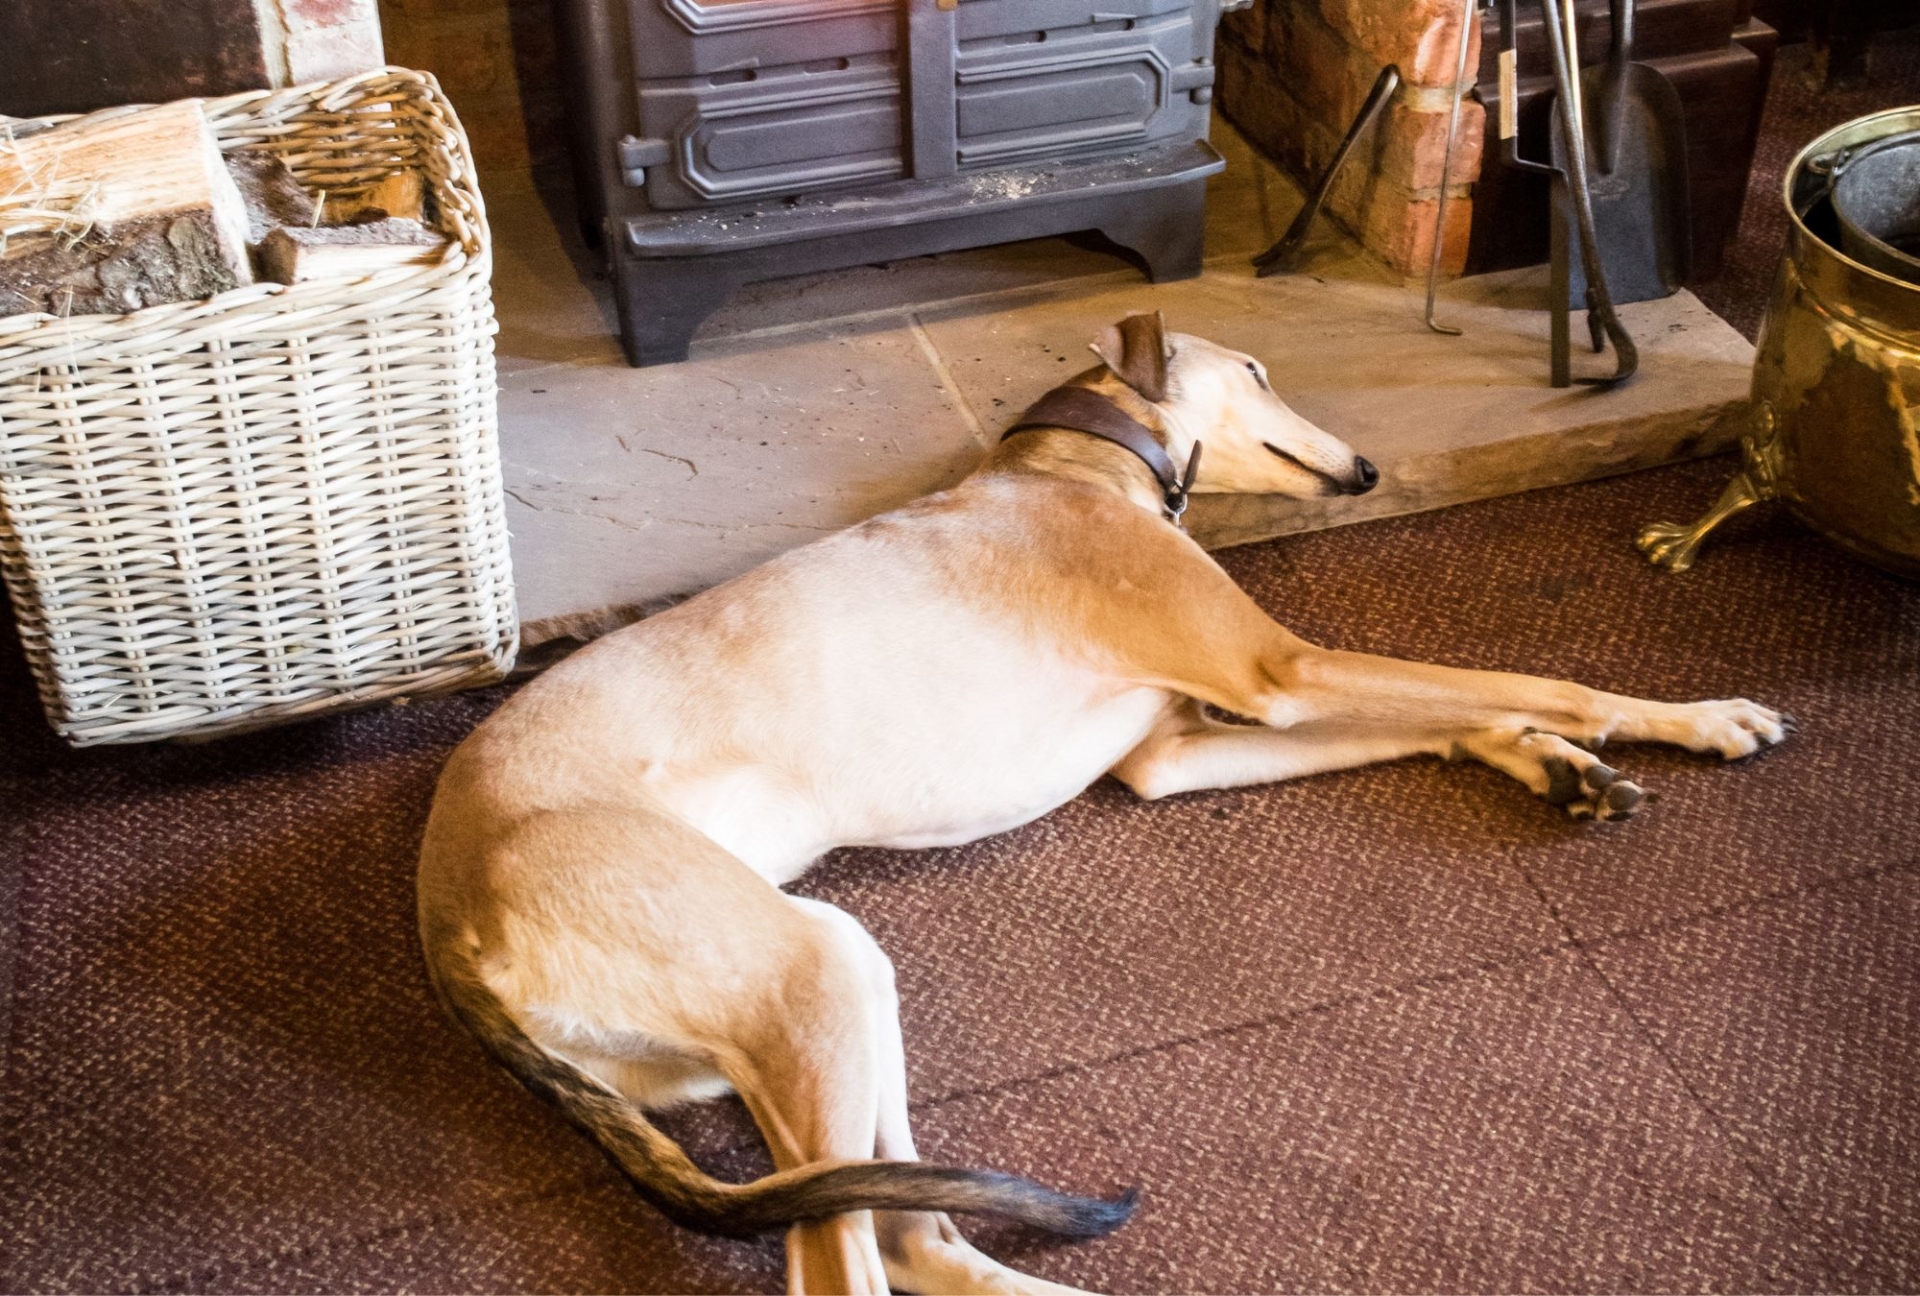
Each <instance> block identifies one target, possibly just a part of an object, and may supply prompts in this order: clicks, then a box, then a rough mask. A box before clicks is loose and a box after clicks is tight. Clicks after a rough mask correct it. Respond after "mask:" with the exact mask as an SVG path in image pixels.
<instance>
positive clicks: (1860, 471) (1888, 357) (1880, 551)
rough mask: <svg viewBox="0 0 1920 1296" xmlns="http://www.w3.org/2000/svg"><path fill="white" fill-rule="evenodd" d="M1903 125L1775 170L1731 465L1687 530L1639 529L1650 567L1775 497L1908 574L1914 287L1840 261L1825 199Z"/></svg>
mask: <svg viewBox="0 0 1920 1296" xmlns="http://www.w3.org/2000/svg"><path fill="white" fill-rule="evenodd" d="M1915 130H1920V106H1916V107H1910V108H1896V109H1893V110H1891V111H1888V112H1883V113H1875V114H1874V115H1872V116H1870V117H1861V118H1859V119H1857V120H1855V121H1851V122H1848V123H1847V124H1846V125H1844V126H1841V127H1838V128H1836V129H1834V130H1831V131H1828V132H1827V133H1826V134H1825V135H1822V136H1820V137H1819V138H1818V139H1816V140H1814V141H1813V143H1811V144H1809V145H1807V147H1806V148H1804V149H1802V150H1801V151H1800V154H1799V156H1798V157H1796V158H1794V160H1793V165H1792V166H1790V167H1788V168H1787V178H1786V185H1785V194H1784V197H1785V200H1786V204H1787V218H1788V221H1789V222H1790V232H1789V234H1788V236H1787V254H1786V258H1785V259H1784V260H1783V261H1782V262H1781V263H1780V272H1779V274H1778V276H1777V277H1776V278H1775V280H1774V285H1773V297H1772V299H1771V300H1770V301H1769V303H1768V305H1767V317H1766V322H1765V324H1764V325H1762V327H1761V332H1760V346H1759V349H1758V351H1757V352H1756V353H1755V355H1754V360H1753V407H1752V414H1751V421H1750V422H1749V424H1748V427H1747V430H1746V433H1745V434H1744V435H1743V436H1742V437H1741V440H1740V446H1741V451H1742V457H1743V459H1744V463H1743V465H1742V467H1741V470H1740V472H1739V473H1737V474H1736V475H1735V476H1734V479H1733V480H1732V481H1731V482H1729V483H1728V484H1727V489H1726V491H1725V492H1724V493H1723V494H1722V495H1721V496H1720V499H1719V501H1718V502H1717V503H1715V504H1714V506H1713V508H1712V509H1710V510H1709V511H1708V512H1707V514H1706V516H1705V517H1703V518H1701V519H1700V520H1699V521H1698V522H1695V523H1693V524H1692V525H1691V526H1681V525H1679V524H1677V523H1673V522H1656V523H1654V524H1652V525H1651V526H1648V527H1645V528H1643V529H1642V530H1641V532H1640V535H1639V537H1638V544H1639V546H1640V549H1641V551H1642V552H1643V553H1645V554H1646V555H1647V557H1648V558H1649V559H1650V560H1651V561H1652V562H1653V563H1655V564H1656V565H1658V566H1661V567H1665V568H1666V569H1667V570H1669V571H1676V572H1681V571H1685V570H1687V568H1689V567H1691V566H1692V565H1693V560H1694V557H1695V555H1696V554H1697V553H1698V552H1699V548H1700V544H1701V541H1703V540H1704V539H1705V538H1706V536H1707V534H1708V532H1710V531H1712V530H1713V529H1714V528H1715V527H1717V526H1719V525H1720V524H1721V523H1722V522H1724V521H1726V520H1727V519H1728V518H1730V517H1732V516H1733V515H1734V514H1736V513H1738V512H1740V511H1741V510H1743V509H1745V508H1748V507H1749V506H1751V505H1753V504H1757V503H1759V502H1760V501H1762V500H1769V499H1777V500H1780V501H1782V502H1784V503H1785V504H1786V506H1787V507H1788V508H1789V509H1790V510H1792V512H1793V514H1794V516H1795V517H1797V518H1799V519H1800V520H1801V521H1803V522H1805V523H1806V524H1807V525H1808V526H1810V527H1812V528H1813V529H1814V530H1816V531H1818V532H1820V533H1821V534H1822V535H1824V536H1826V537H1827V538H1828V539H1830V540H1832V541H1833V542H1834V543H1836V544H1838V545H1840V546H1842V547H1843V548H1845V549H1848V550H1850V551H1851V552H1853V553H1854V554H1857V555H1858V556H1860V557H1862V558H1864V559H1866V560H1867V561H1868V562H1871V563H1873V564H1875V565H1876V566H1879V567H1882V568H1885V569H1886V570H1887V571H1890V572H1893V573H1895V574H1897V575H1901V576H1907V577H1920V282H1910V281H1908V280H1906V279H1903V278H1900V277H1897V276H1896V275H1894V274H1891V273H1887V272H1884V271H1882V270H1877V269H1874V268H1872V267H1870V266H1867V265H1864V264H1862V263H1861V262H1859V261H1855V260H1852V259H1850V258H1849V257H1847V256H1846V255H1844V254H1843V253H1842V252H1841V251H1840V250H1839V249H1840V247H1841V244H1842V238H1841V232H1840V222H1839V219H1838V218H1837V216H1836V215H1835V213H1834V210H1833V203H1832V196H1831V191H1832V190H1833V188H1834V178H1835V175H1836V172H1843V171H1844V169H1845V166H1846V163H1847V161H1848V159H1849V158H1851V157H1853V156H1856V155H1858V154H1859V153H1860V152H1861V150H1863V149H1864V148H1865V147H1866V146H1868V145H1870V144H1873V143H1874V142H1876V141H1883V140H1888V139H1889V137H1891V136H1895V135H1900V134H1904V133H1908V132H1912V131H1915Z"/></svg>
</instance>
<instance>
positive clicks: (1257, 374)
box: [1247, 360, 1267, 387]
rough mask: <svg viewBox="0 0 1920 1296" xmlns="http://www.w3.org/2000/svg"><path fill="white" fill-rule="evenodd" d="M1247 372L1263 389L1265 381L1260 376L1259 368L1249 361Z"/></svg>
mask: <svg viewBox="0 0 1920 1296" xmlns="http://www.w3.org/2000/svg"><path fill="white" fill-rule="evenodd" d="M1247 372H1248V373H1250V374H1252V375H1253V380H1254V381H1255V382H1257V383H1259V384H1260V385H1261V386H1262V387H1265V386H1266V385H1267V380H1266V379H1265V378H1263V377H1261V376H1260V366H1259V365H1257V364H1255V363H1254V362H1253V361H1251V360H1249V361H1247Z"/></svg>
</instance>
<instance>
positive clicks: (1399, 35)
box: [1320, 0, 1480, 86]
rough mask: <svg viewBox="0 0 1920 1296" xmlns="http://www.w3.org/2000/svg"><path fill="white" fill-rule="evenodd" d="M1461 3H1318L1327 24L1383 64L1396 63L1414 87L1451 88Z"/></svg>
mask: <svg viewBox="0 0 1920 1296" xmlns="http://www.w3.org/2000/svg"><path fill="white" fill-rule="evenodd" d="M1460 11H1461V0H1320V12H1321V14H1323V15H1324V17H1325V19H1326V22H1327V25H1328V26H1329V27H1331V28H1332V29H1333V30H1335V31H1337V32H1339V33H1340V34H1341V35H1342V36H1344V37H1346V38H1347V39H1348V40H1350V41H1352V42H1353V43H1354V45H1356V46H1357V47H1359V48H1360V49H1362V50H1364V51H1365V52H1366V53H1367V54H1368V56H1369V57H1371V58H1372V59H1374V60H1375V61H1376V62H1377V63H1379V64H1380V65H1381V66H1385V65H1386V64H1389V63H1391V64H1394V65H1395V66H1397V67H1398V68H1399V69H1400V75H1401V76H1402V77H1404V78H1405V79H1406V80H1407V81H1408V82H1409V83H1411V84H1413V85H1418V86H1440V85H1451V84H1453V74H1454V70H1455V58H1456V57H1457V55H1458V51H1459V45H1458V44H1457V43H1456V41H1457V37H1458V34H1459V28H1460ZM1479 27H1480V24H1479V23H1478V22H1477V21H1476V22H1475V23H1474V24H1473V30H1472V35H1471V37H1470V41H1471V43H1470V44H1469V45H1468V49H1467V66H1468V67H1469V68H1471V67H1473V66H1475V60H1476V59H1477V57H1478V50H1479V38H1480V32H1479Z"/></svg>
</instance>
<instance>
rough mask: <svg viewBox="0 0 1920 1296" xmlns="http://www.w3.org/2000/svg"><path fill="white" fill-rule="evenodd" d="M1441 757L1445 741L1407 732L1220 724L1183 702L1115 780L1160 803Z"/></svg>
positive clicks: (1126, 761)
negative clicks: (1193, 794)
mask: <svg viewBox="0 0 1920 1296" xmlns="http://www.w3.org/2000/svg"><path fill="white" fill-rule="evenodd" d="M1446 751H1447V739H1446V738H1445V737H1444V736H1442V735H1438V734H1434V733H1430V732H1422V731H1416V730H1411V729H1409V730H1397V729H1392V728H1379V729H1352V728H1349V727H1345V726H1323V725H1303V726H1300V727H1297V728H1292V729H1270V728H1268V727H1266V726H1265V725H1244V724H1223V723H1221V722H1220V721H1218V720H1214V719H1212V718H1211V717H1209V716H1208V715H1207V714H1206V713H1205V711H1204V710H1203V709H1202V708H1201V706H1200V704H1199V703H1198V702H1194V701H1192V700H1191V699H1188V700H1186V701H1183V702H1181V703H1180V704H1178V705H1177V706H1175V707H1174V708H1172V709H1171V710H1169V711H1168V713H1167V715H1166V716H1165V717H1164V718H1163V719H1162V720H1161V722H1160V724H1159V725H1157V726H1156V727H1155V728H1154V730H1153V732H1152V733H1150V734H1148V735H1147V737H1146V738H1145V739H1144V740H1143V741H1142V742H1141V743H1140V745H1139V746H1137V747H1135V748H1134V749H1133V750H1132V751H1130V752H1128V753H1127V755H1126V757H1125V759H1123V760H1122V761H1121V762H1120V763H1119V764H1118V765H1116V766H1114V767H1113V771H1112V773H1113V776H1114V777H1115V778H1117V779H1119V780H1120V781H1121V782H1122V783H1124V784H1126V785H1127V786H1128V787H1129V788H1131V789H1133V792H1134V794H1135V795H1137V796H1139V797H1141V798H1142V799H1144V800H1147V801H1157V800H1159V799H1160V798H1161V797H1168V796H1177V795H1179V794H1180V793H1182V792H1196V791H1199V790H1200V789H1202V788H1227V787H1248V786H1251V785H1253V784H1256V783H1279V782H1283V781H1284V780H1286V779H1295V778H1305V777H1307V776H1308V775H1310V774H1326V773H1329V772H1331V771H1333V770H1343V769H1352V768H1354V767H1355V766H1359V765H1374V764H1378V763H1380V762H1382V761H1392V760H1400V759H1403V758H1404V757H1408V756H1420V755H1435V756H1437V755H1444V754H1445V753H1446Z"/></svg>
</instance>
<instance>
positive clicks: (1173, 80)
mask: <svg viewBox="0 0 1920 1296" xmlns="http://www.w3.org/2000/svg"><path fill="white" fill-rule="evenodd" d="M1213 76H1214V67H1213V60H1212V59H1204V58H1203V59H1195V60H1194V61H1193V62H1191V63H1189V64H1187V65H1186V66H1185V67H1178V68H1175V69H1174V70H1173V75H1172V76H1170V77H1168V78H1167V81H1168V87H1167V88H1168V89H1169V90H1171V91H1172V92H1173V93H1174V94H1184V95H1192V96H1193V101H1194V102H1195V103H1197V104H1204V103H1212V102H1213Z"/></svg>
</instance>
